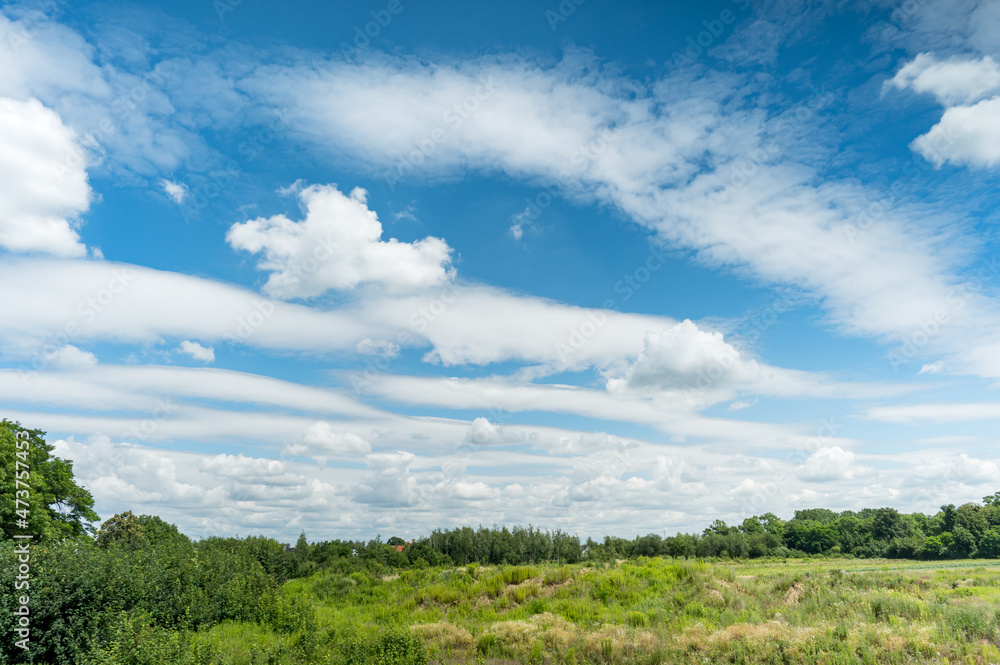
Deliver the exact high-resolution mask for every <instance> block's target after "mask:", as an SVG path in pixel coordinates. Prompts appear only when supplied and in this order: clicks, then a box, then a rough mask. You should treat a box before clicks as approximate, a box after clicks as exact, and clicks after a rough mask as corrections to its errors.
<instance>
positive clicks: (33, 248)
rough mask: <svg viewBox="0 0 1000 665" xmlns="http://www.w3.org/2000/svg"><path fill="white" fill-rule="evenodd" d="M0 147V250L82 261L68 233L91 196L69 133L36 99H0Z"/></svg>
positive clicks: (76, 237) (75, 237) (77, 243)
mask: <svg viewBox="0 0 1000 665" xmlns="http://www.w3.org/2000/svg"><path fill="white" fill-rule="evenodd" d="M0 145H3V150H2V151H0V246H3V247H5V248H7V249H10V250H14V251H17V252H43V253H46V254H55V255H57V256H83V255H84V254H85V253H86V247H85V246H84V245H83V243H82V242H80V237H79V235H78V234H77V232H76V230H75V228H74V227H75V226H76V225H77V222H78V219H79V215H81V214H82V213H84V212H86V211H87V209H88V208H89V207H90V196H91V193H90V185H89V184H88V182H87V171H86V160H85V157H84V155H83V153H82V151H81V150H80V146H79V145H78V144H77V139H76V136H75V135H74V133H73V131H72V130H71V129H70V128H69V127H67V126H66V125H64V124H63V122H62V119H61V118H60V117H59V115H58V114H56V113H55V112H54V111H52V110H51V109H48V108H46V107H44V106H43V105H42V103H41V102H39V101H38V100H37V99H29V100H27V101H23V102H22V101H17V100H14V99H7V98H3V97H0Z"/></svg>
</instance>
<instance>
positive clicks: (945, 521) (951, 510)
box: [940, 503, 958, 532]
mask: <svg viewBox="0 0 1000 665" xmlns="http://www.w3.org/2000/svg"><path fill="white" fill-rule="evenodd" d="M940 515H941V521H942V526H943V528H944V530H945V531H949V532H951V531H953V530H954V529H955V520H956V519H958V511H956V510H955V505H954V504H952V503H949V504H948V505H946V506H941V513H940Z"/></svg>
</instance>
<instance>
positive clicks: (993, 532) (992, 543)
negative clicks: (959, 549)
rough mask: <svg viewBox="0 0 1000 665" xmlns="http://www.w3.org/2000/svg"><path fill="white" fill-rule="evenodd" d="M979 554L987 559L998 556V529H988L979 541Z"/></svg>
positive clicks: (999, 543)
mask: <svg viewBox="0 0 1000 665" xmlns="http://www.w3.org/2000/svg"><path fill="white" fill-rule="evenodd" d="M979 556H982V557H986V558H987V559H996V558H998V557H1000V529H997V528H996V527H994V528H992V529H990V530H989V531H987V532H986V535H985V536H983V539H982V541H980V543H979Z"/></svg>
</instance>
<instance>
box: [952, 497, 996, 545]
mask: <svg viewBox="0 0 1000 665" xmlns="http://www.w3.org/2000/svg"><path fill="white" fill-rule="evenodd" d="M955 525H956V526H960V527H963V528H965V529H967V530H968V531H969V533H971V534H972V538H973V539H974V540H975V541H976V542H977V543H978V542H979V541H980V540H982V537H983V536H984V535H986V532H987V531H989V529H990V522H989V520H988V519H987V518H986V512H985V511H983V507H982V506H978V505H976V504H974V503H965V504H962V505H961V506H959V507H958V509H957V510H956V511H955Z"/></svg>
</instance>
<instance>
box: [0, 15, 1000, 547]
mask: <svg viewBox="0 0 1000 665" xmlns="http://www.w3.org/2000/svg"><path fill="white" fill-rule="evenodd" d="M799 4H800V3H792V2H772V3H752V4H751V3H749V2H744V1H743V0H740V1H739V2H734V1H732V0H725V1H719V2H714V3H698V4H691V3H639V2H634V3H625V4H624V6H622V4H621V3H619V4H614V5H612V4H607V3H601V2H598V1H597V0H587V1H585V2H580V3H579V4H577V3H576V2H573V1H572V0H566V1H565V2H563V3H562V4H559V3H557V2H551V3H527V2H519V3H504V4H502V5H500V4H483V5H467V4H465V3H461V4H460V3H441V2H438V3H434V2H413V1H412V0H398V1H391V2H390V1H389V0H386V1H385V2H373V3H367V4H366V3H337V2H333V3H322V4H319V3H315V4H314V3H304V2H300V3H283V4H280V5H278V4H272V5H263V6H262V5H260V4H259V3H257V4H254V3H249V2H235V1H234V0H218V1H216V2H208V1H202V2H175V3H169V4H162V5H161V4H158V3H151V2H150V3H130V4H127V5H124V4H116V3H89V4H88V3H74V4H73V5H66V4H60V3H48V4H32V3H28V4H22V3H8V4H4V5H2V6H0V145H2V146H3V147H4V149H3V150H2V151H0V176H2V177H0V272H2V276H3V280H4V281H3V283H4V284H5V286H6V288H5V289H3V290H2V292H0V294H2V295H0V298H2V300H3V311H4V312H5V316H4V318H3V320H2V322H0V352H2V361H0V400H2V401H0V404H2V406H3V410H4V414H3V415H4V416H5V417H9V418H12V419H16V420H19V421H21V422H22V423H23V424H25V425H28V426H32V427H38V428H41V429H44V430H47V431H48V432H49V438H50V440H51V441H53V442H55V443H56V446H57V450H58V454H60V455H62V456H64V457H67V458H70V459H72V460H74V463H75V465H76V472H77V476H78V477H79V479H80V480H81V482H82V483H83V484H84V485H85V486H87V487H88V488H89V489H90V490H91V491H92V492H93V494H94V496H95V498H96V500H97V508H98V512H99V513H100V514H101V515H102V516H105V517H108V516H110V515H111V514H113V513H115V512H118V511H121V510H125V509H131V510H133V511H135V512H142V513H151V514H158V515H161V516H163V517H164V518H165V519H168V520H170V521H173V522H175V523H177V524H178V525H179V526H180V527H181V528H182V529H183V530H184V531H186V532H188V533H191V534H192V535H194V536H196V537H203V536H206V535H212V534H237V533H238V534H248V533H264V534H267V535H272V536H275V537H279V538H283V539H292V538H294V537H295V536H296V535H297V534H298V532H299V531H301V530H305V531H306V532H307V534H308V535H309V537H310V538H311V539H327V538H334V537H338V538H344V537H357V536H364V537H370V536H374V535H375V534H376V533H381V534H382V535H383V536H385V535H387V534H395V535H401V536H404V537H408V538H409V537H415V536H418V535H420V534H423V533H427V532H429V531H430V530H431V529H433V528H436V527H445V526H455V525H461V524H472V525H476V524H493V523H496V524H527V523H533V524H535V525H538V526H542V527H546V528H562V529H564V530H569V531H572V532H575V533H579V534H580V535H582V536H588V535H592V536H600V535H604V534H617V535H623V536H633V535H636V534H640V533H648V532H657V533H673V532H675V531H677V530H701V528H703V527H704V525H706V524H708V523H710V522H711V521H712V520H714V519H716V518H722V519H726V520H728V521H738V520H740V519H742V518H743V517H745V516H748V515H751V514H761V513H764V512H768V511H771V512H775V513H777V514H779V515H782V516H785V517H790V515H791V511H792V510H794V509H796V508H803V507H820V506H822V507H829V508H833V509H841V510H842V509H858V508H861V507H867V506H872V507H875V506H883V505H889V506H893V507H897V508H900V509H903V510H908V511H910V510H921V511H930V512H933V511H935V510H936V509H937V507H938V506H939V505H941V504H942V503H945V502H954V503H961V502H965V501H969V500H978V499H980V498H981V497H982V496H984V495H985V494H992V493H993V492H995V491H996V489H997V486H998V485H1000V467H998V466H997V464H998V461H997V455H996V452H995V450H996V446H995V444H996V434H995V423H996V421H997V419H998V418H1000V400H998V398H997V395H996V380H997V378H998V376H1000V339H998V337H997V333H996V331H997V329H998V325H997V324H998V323H1000V308H998V300H997V295H998V282H1000V277H998V273H1000V268H998V265H997V263H996V261H997V250H998V244H1000V243H998V238H997V232H996V228H997V227H996V224H997V221H998V217H997V212H996V210H997V205H996V204H997V194H996V186H995V183H996V177H997V167H998V164H1000V131H998V129H997V128H998V127H1000V64H998V59H997V58H998V56H1000V54H998V53H997V52H996V51H997V50H998V49H997V46H996V45H997V44H998V43H1000V39H998V38H1000V9H998V8H997V6H996V5H994V4H990V3H986V2H977V1H974V0H963V1H962V2H953V1H952V2H944V1H943V0H940V1H937V0H913V1H912V2H906V3H900V4H897V3H890V2H877V1H871V2H836V3H835V2H816V3H811V4H810V5H809V8H808V9H807V10H803V8H802V7H800V6H799Z"/></svg>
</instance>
